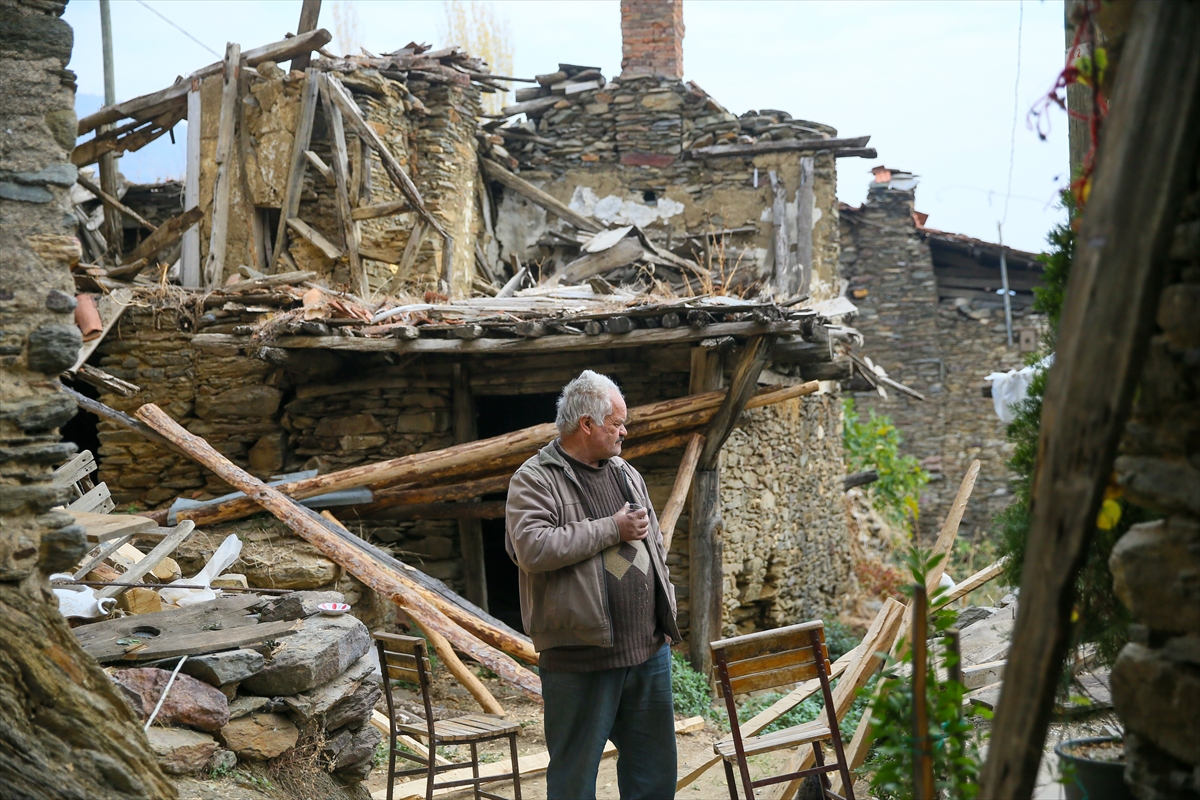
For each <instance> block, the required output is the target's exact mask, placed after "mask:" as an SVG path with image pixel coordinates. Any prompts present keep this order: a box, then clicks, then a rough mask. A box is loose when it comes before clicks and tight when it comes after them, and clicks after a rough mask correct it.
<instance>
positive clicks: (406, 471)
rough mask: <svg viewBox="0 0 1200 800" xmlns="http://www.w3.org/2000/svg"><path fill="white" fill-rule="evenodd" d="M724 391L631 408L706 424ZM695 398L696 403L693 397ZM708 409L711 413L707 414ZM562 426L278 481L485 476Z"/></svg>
mask: <svg viewBox="0 0 1200 800" xmlns="http://www.w3.org/2000/svg"><path fill="white" fill-rule="evenodd" d="M819 388H820V387H819V384H817V383H816V382H809V383H805V384H801V385H799V386H788V387H785V388H782V389H772V390H768V391H766V392H762V393H760V394H759V395H758V396H756V397H752V398H750V400H749V401H748V402H747V403H746V407H747V408H755V407H757V406H759V405H767V404H769V403H777V402H781V401H783V400H788V399H791V398H793V397H799V396H801V395H805V394H812V393H813V392H815V391H817V390H818V389H819ZM724 394H725V393H724V392H710V393H707V394H705V395H696V396H694V397H691V398H681V399H679V400H669V401H666V402H665V403H653V404H650V405H647V406H640V407H637V408H634V409H633V410H632V412H631V413H630V419H631V421H632V422H631V425H630V428H631V430H632V431H636V430H639V429H641V430H643V431H646V432H647V434H648V433H650V432H657V433H660V432H665V431H668V430H671V429H672V427H675V428H682V427H692V426H693V425H695V424H702V422H703V421H707V420H708V419H711V418H712V415H715V414H716V407H717V406H718V405H720V403H721V401H722V400H723V398H724ZM689 400H690V401H692V402H691V403H689V402H687V401H689ZM697 405H699V406H701V411H699V412H693V414H691V415H686V414H684V413H682V412H684V411H691V410H692V409H694V408H695V407H696V406H697ZM664 409H670V410H671V411H672V412H674V414H675V415H676V416H677V419H675V420H673V421H672V422H674V425H672V424H666V425H660V426H656V427H654V428H652V427H651V426H653V425H654V423H655V422H658V421H662V419H663V418H662V416H661V415H662V414H663V413H664ZM704 414H708V417H707V418H703V419H702V420H701V421H700V422H698V421H696V420H697V419H701V418H702V417H703V415H704ZM645 417H648V418H649V419H650V422H649V423H646V424H645V425H642V424H641V423H640V422H639V421H638V420H641V419H643V418H645ZM556 433H557V431H556V430H555V427H554V424H553V423H546V424H543V425H534V426H533V427H530V428H525V429H523V430H519V431H514V432H512V433H507V434H504V435H502V436H495V437H492V438H490V439H479V440H476V441H473V442H466V443H464V444H459V445H454V446H453V447H447V448H444V449H442V450H434V451H432V452H428V453H414V454H413V455H409V456H402V457H400V458H395V459H392V460H390V461H383V462H379V463H375V464H365V465H363V466H359V467H351V468H350V469H344V470H339V471H337V472H330V473H327V474H325V475H318V476H316V477H315V478H307V479H305V480H300V481H294V482H292V483H285V484H282V485H280V486H279V487H278V489H279V491H281V492H283V493H284V494H286V495H287V496H289V497H292V498H295V499H297V500H302V499H305V498H308V497H315V496H316V495H319V494H326V493H328V492H334V491H339V490H341V489H354V488H357V487H360V486H371V487H379V488H382V487H384V486H389V485H394V484H398V483H405V482H412V481H416V480H421V479H424V480H450V479H453V478H456V477H465V476H468V475H471V476H473V477H483V476H487V475H494V474H496V473H497V472H500V471H503V470H504V469H506V468H508V467H509V466H512V465H514V463H515V464H520V463H521V462H522V461H524V459H525V458H528V457H529V456H530V455H533V453H534V452H536V451H537V449H538V448H540V447H542V446H544V445H545V444H546V443H547V442H549V441H551V440H552V439H553V438H554V437H555V435H556ZM257 511H258V504H257V503H256V502H255V501H254V500H252V499H250V498H249V497H239V498H234V499H231V500H227V501H225V502H223V503H216V504H214V505H211V506H205V507H203V508H196V509H190V510H188V511H185V512H181V513H180V515H179V516H180V517H181V518H187V519H191V520H192V521H194V522H195V523H196V524H197V525H201V526H203V525H211V524H213V523H215V522H224V521H226V520H231V519H240V518H242V517H245V516H249V515H250V514H254V513H256V512H257Z"/></svg>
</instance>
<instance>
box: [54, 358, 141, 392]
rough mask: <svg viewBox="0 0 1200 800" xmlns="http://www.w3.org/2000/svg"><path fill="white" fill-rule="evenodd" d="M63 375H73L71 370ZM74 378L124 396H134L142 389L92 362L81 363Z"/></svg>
mask: <svg viewBox="0 0 1200 800" xmlns="http://www.w3.org/2000/svg"><path fill="white" fill-rule="evenodd" d="M63 375H65V376H67V377H71V373H69V372H64V373H63ZM74 379H76V380H81V381H83V382H84V383H88V384H91V385H92V386H95V387H96V388H97V389H101V390H103V391H106V392H112V393H113V394H119V395H121V396H122V397H133V396H134V395H136V394H137V393H138V392H140V391H141V390H142V387H140V386H138V385H137V384H135V383H130V382H129V381H123V380H121V379H120V378H118V377H116V376H115V375H110V374H108V373H107V372H105V371H104V370H102V369H100V368H99V367H93V366H92V365H91V364H80V365H79V371H78V372H76V373H75V376H74Z"/></svg>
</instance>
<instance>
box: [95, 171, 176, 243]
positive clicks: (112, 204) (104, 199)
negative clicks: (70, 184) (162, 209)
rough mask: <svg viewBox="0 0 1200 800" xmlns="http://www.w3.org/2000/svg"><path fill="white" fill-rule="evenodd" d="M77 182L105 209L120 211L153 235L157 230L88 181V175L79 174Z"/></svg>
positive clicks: (139, 215)
mask: <svg viewBox="0 0 1200 800" xmlns="http://www.w3.org/2000/svg"><path fill="white" fill-rule="evenodd" d="M75 182H76V183H78V184H79V185H80V186H82V187H83V188H85V189H87V190H88V191H89V192H91V193H92V194H94V195H96V199H97V200H99V201H100V202H101V203H103V204H104V207H105V208H106V209H111V210H113V211H118V212H120V213H122V214H124V215H125V216H127V217H129V218H130V219H131V220H133V221H134V222H136V223H137V224H138V225H141V226H142V227H143V228H145V229H146V230H148V231H150V232H151V233H153V232H154V231H155V230H156V228H155V226H154V225H152V224H150V222H148V221H147V220H146V218H145V217H143V216H142V215H141V214H139V213H137V212H136V211H134V210H133V209H132V208H130V207H129V206H127V205H125V204H124V203H122V202H121V201H120V200H118V199H117V198H115V197H113V196H112V195H110V194H109V193H108V192H106V191H104V190H103V189H101V188H100V187H99V186H97V185H96V184H94V183H92V182H91V181H90V180H88V177H87V176H86V175H84V174H83V173H82V172H81V173H79V174H78V175H77V176H76V177H75Z"/></svg>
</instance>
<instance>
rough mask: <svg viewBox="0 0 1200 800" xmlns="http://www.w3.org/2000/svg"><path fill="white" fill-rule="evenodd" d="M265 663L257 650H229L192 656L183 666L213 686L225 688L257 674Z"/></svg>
mask: <svg viewBox="0 0 1200 800" xmlns="http://www.w3.org/2000/svg"><path fill="white" fill-rule="evenodd" d="M264 663H265V661H264V659H263V656H262V653H259V652H257V651H255V650H227V651H225V652H224V653H209V654H207V655H202V656H192V657H191V658H189V659H188V660H187V661H186V662H184V664H183V671H184V672H185V673H187V674H188V675H191V676H192V677H193V678H199V679H200V680H202V681H204V682H205V683H208V684H211V685H212V686H225V685H226V684H230V683H237V682H238V681H241V680H245V679H246V678H249V677H250V676H251V675H255V674H257V673H258V672H259V671H260V670H262V668H263V664H264Z"/></svg>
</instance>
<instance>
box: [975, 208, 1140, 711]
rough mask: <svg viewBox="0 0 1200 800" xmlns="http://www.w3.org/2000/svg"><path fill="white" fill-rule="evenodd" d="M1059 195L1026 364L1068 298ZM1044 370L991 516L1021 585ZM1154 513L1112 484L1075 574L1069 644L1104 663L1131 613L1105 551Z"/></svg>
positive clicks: (1012, 578) (1026, 403) (1047, 350)
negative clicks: (1042, 320) (1088, 646)
mask: <svg viewBox="0 0 1200 800" xmlns="http://www.w3.org/2000/svg"><path fill="white" fill-rule="evenodd" d="M1062 203H1063V207H1064V208H1065V209H1066V210H1067V221H1065V222H1063V223H1062V224H1060V225H1057V226H1055V227H1054V228H1053V229H1052V230H1051V231H1050V233H1049V235H1048V236H1047V237H1046V241H1047V243H1048V244H1049V245H1050V247H1049V249H1048V250H1047V252H1046V253H1043V254H1042V255H1040V256H1038V260H1039V261H1041V263H1042V265H1043V267H1044V271H1043V273H1042V282H1043V284H1044V285H1043V286H1039V287H1035V288H1034V290H1033V291H1034V302H1033V310H1034V311H1036V312H1039V313H1042V314H1045V315H1046V318H1047V321H1048V323H1049V324H1048V326H1047V330H1046V333H1045V336H1044V337H1043V340H1042V349H1041V350H1040V351H1039V352H1037V353H1033V354H1031V355H1030V356H1029V358H1028V363H1030V364H1035V363H1037V362H1039V361H1041V360H1042V359H1043V358H1045V357H1046V356H1047V355H1049V354H1051V353H1053V352H1054V348H1055V346H1056V344H1057V335H1058V325H1059V321H1060V319H1061V317H1062V308H1063V302H1064V301H1065V298H1066V289H1067V279H1068V277H1069V276H1070V273H1071V261H1072V259H1073V258H1074V255H1075V236H1076V234H1075V230H1074V227H1073V223H1074V222H1075V219H1076V216H1077V210H1076V207H1075V203H1074V200H1073V198H1072V196H1071V193H1070V192H1063V194H1062ZM1046 378H1047V372H1046V371H1045V370H1043V371H1041V372H1039V373H1037V374H1036V375H1035V377H1034V379H1033V382H1032V383H1031V384H1030V387H1029V392H1028V394H1027V395H1026V398H1025V399H1024V400H1022V401H1021V402H1020V403H1018V404H1017V405H1016V406H1015V411H1016V416H1015V418H1014V419H1013V421H1012V423H1010V424H1009V426H1008V431H1007V436H1008V439H1009V441H1010V442H1012V443H1013V445H1014V450H1013V457H1012V459H1011V460H1010V461H1009V466H1010V467H1011V468H1012V470H1013V472H1015V473H1016V475H1017V477H1016V480H1015V481H1014V487H1013V488H1014V501H1013V503H1012V504H1011V505H1009V506H1008V508H1006V509H1004V510H1003V511H1001V512H1000V513H999V514H998V515H997V516H996V517H995V518H994V520H993V524H994V527H995V530H996V532H997V533H998V539H999V542H998V545H999V547H998V550H999V552H998V554H999V555H1001V556H1008V557H1009V560H1008V565H1007V567H1006V569H1005V575H1004V577H1005V580H1006V582H1007V583H1008V584H1009V585H1010V586H1018V585H1020V582H1021V568H1022V565H1023V564H1024V561H1025V548H1026V544H1027V542H1028V539H1029V528H1030V524H1031V522H1032V519H1031V517H1030V497H1031V490H1032V485H1033V477H1034V471H1035V468H1036V466H1037V452H1038V437H1039V435H1040V433H1041V419H1042V404H1043V399H1044V397H1045V394H1046ZM1153 518H1154V515H1153V514H1151V513H1150V512H1148V511H1146V510H1144V509H1141V508H1138V507H1136V506H1134V505H1132V504H1130V503H1128V502H1127V501H1126V500H1124V499H1123V498H1121V496H1120V490H1119V489H1118V488H1117V487H1115V486H1113V487H1110V490H1109V492H1108V493H1107V494H1106V497H1105V503H1104V506H1103V508H1102V510H1101V514H1100V516H1099V518H1098V519H1097V525H1096V528H1095V529H1094V531H1093V533H1092V536H1091V546H1090V547H1089V548H1088V556H1087V560H1086V562H1085V563H1084V566H1083V569H1082V570H1081V571H1080V574H1079V577H1078V579H1077V581H1076V585H1075V596H1076V600H1075V609H1074V611H1075V613H1074V615H1073V618H1074V621H1075V629H1074V631H1073V641H1074V643H1075V645H1080V644H1083V643H1094V644H1095V645H1096V646H1097V651H1098V657H1099V658H1100V660H1101V661H1102V662H1103V663H1108V664H1111V663H1112V662H1113V661H1115V660H1116V656H1117V653H1118V652H1120V650H1121V648H1122V647H1123V646H1124V644H1125V642H1126V640H1127V631H1128V627H1129V623H1130V622H1131V621H1132V620H1131V618H1130V615H1129V612H1128V610H1127V609H1126V608H1125V606H1124V605H1122V604H1121V602H1120V601H1119V600H1118V599H1117V597H1116V595H1115V594H1114V592H1113V588H1112V573H1111V572H1110V570H1109V568H1108V558H1109V556H1110V555H1111V554H1112V548H1113V546H1114V545H1115V544H1116V542H1117V539H1119V538H1120V537H1121V536H1122V535H1123V534H1124V533H1125V532H1126V531H1127V530H1129V528H1130V527H1131V526H1132V525H1135V524H1137V523H1138V522H1143V521H1146V520H1149V519H1153ZM1068 678H1069V676H1068V675H1065V674H1064V676H1063V688H1064V689H1065V688H1066V686H1067V683H1068Z"/></svg>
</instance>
